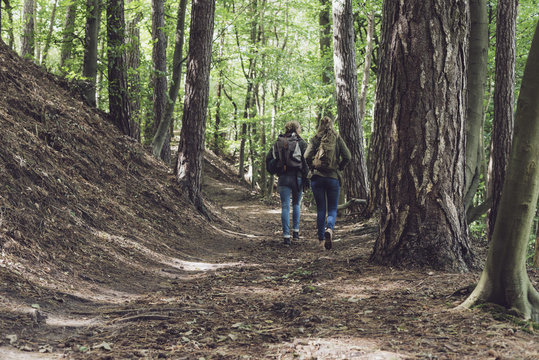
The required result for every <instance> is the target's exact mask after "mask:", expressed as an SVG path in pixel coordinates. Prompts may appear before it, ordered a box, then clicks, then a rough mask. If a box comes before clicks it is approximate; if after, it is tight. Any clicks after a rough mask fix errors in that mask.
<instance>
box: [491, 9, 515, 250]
mask: <svg viewBox="0 0 539 360" xmlns="http://www.w3.org/2000/svg"><path fill="white" fill-rule="evenodd" d="M516 19H517V2H516V1H500V2H499V4H498V16H497V24H496V74H495V79H494V80H495V86H494V121H493V124H492V136H491V145H490V149H491V151H490V161H489V167H488V168H489V184H488V197H489V198H490V199H491V207H490V211H489V212H488V217H487V237H488V239H489V240H490V239H491V238H492V231H494V226H495V225H494V224H495V222H496V214H497V212H498V204H499V202H500V197H501V193H502V189H503V182H504V178H505V170H506V168H507V162H508V160H509V154H510V151H511V141H512V138H513V108H514V107H513V103H514V91H515V27H516Z"/></svg>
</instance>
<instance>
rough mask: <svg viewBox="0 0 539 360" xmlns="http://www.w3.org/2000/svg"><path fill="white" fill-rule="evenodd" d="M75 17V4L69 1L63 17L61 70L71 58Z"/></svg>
mask: <svg viewBox="0 0 539 360" xmlns="http://www.w3.org/2000/svg"><path fill="white" fill-rule="evenodd" d="M107 1H108V0H107ZM122 9H123V7H122ZM76 17H77V2H76V1H71V2H69V4H68V5H67V10H66V17H65V22H64V30H63V38H62V48H61V51H60V69H62V68H63V67H64V66H65V64H66V61H67V60H68V59H69V58H70V57H71V49H72V48H73V40H74V39H75V19H76Z"/></svg>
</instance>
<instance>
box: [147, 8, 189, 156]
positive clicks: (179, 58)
mask: <svg viewBox="0 0 539 360" xmlns="http://www.w3.org/2000/svg"><path fill="white" fill-rule="evenodd" d="M186 8H187V0H180V4H179V5H178V19H177V23H176V40H175V44H174V55H173V59H172V79H171V81H170V87H169V92H168V101H167V103H166V107H165V114H164V116H163V121H162V122H161V123H159V126H158V127H157V130H156V132H155V135H154V138H153V140H152V153H153V155H154V156H155V157H159V154H161V150H162V149H163V146H164V144H165V142H167V135H169V128H170V125H171V124H172V115H173V113H174V105H175V104H176V99H177V98H178V91H179V90H180V84H181V78H182V64H183V60H184V59H183V43H184V38H185V11H186Z"/></svg>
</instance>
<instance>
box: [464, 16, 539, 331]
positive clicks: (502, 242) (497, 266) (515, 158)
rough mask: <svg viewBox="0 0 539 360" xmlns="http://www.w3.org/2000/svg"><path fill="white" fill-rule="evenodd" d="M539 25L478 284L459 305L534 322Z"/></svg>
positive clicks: (538, 309)
mask: <svg viewBox="0 0 539 360" xmlns="http://www.w3.org/2000/svg"><path fill="white" fill-rule="evenodd" d="M537 64H539V23H538V24H537V26H536V29H535V35H534V37H533V40H532V45H531V48H530V53H529V54H528V60H527V62H526V67H525V69H524V75H523V77H522V85H521V87H520V95H519V98H518V104H517V113H516V115H515V134H514V138H513V144H512V149H511V156H510V160H509V164H508V168H507V174H506V177H505V183H504V186H503V193H502V195H501V199H500V203H499V208H498V216H497V218H496V223H495V225H494V232H493V234H492V240H491V242H490V247H489V251H488V255H487V262H486V264H485V268H484V269H483V273H482V274H481V278H480V279H479V283H478V284H477V286H476V288H475V290H474V291H473V292H472V293H471V295H470V296H469V297H468V299H466V301H464V303H463V304H462V305H460V307H461V308H462V307H470V306H473V305H475V304H478V303H484V302H490V303H495V304H498V305H501V306H504V307H505V308H507V309H513V310H517V311H518V312H519V313H520V315H521V316H522V317H523V318H525V319H533V320H534V321H535V322H539V293H538V292H537V290H536V289H534V287H533V285H532V284H531V282H530V279H529V278H528V273H527V272H526V251H527V247H528V239H529V235H530V230H531V226H532V223H533V217H534V215H535V208H536V205H537V198H538V195H539V166H537V164H538V163H539V68H538V67H537Z"/></svg>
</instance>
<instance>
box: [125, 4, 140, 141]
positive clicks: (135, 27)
mask: <svg viewBox="0 0 539 360" xmlns="http://www.w3.org/2000/svg"><path fill="white" fill-rule="evenodd" d="M131 4H133V5H134V7H133V8H135V9H136V8H137V7H138V5H137V2H136V0H128V1H127V6H128V7H130V6H131ZM128 12H129V9H128ZM133 12H134V15H133V17H132V18H131V19H130V20H129V21H127V23H126V28H127V29H126V32H127V39H126V45H127V46H126V48H127V53H126V65H127V68H128V72H127V85H128V93H129V113H130V115H131V121H132V124H133V138H135V139H136V140H137V141H140V132H141V122H142V118H143V116H142V111H141V103H142V98H143V95H142V85H141V80H140V73H139V72H140V69H139V67H140V21H141V20H142V17H143V15H144V14H143V13H142V10H135V11H133Z"/></svg>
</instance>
